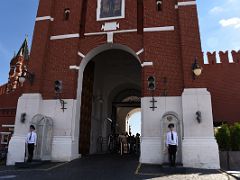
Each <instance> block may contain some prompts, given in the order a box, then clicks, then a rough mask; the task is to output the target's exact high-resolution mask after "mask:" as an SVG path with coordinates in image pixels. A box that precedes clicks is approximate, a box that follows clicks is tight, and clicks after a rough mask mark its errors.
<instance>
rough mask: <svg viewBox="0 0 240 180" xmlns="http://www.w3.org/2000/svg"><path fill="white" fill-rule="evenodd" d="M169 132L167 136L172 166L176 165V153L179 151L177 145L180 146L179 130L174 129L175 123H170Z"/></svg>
mask: <svg viewBox="0 0 240 180" xmlns="http://www.w3.org/2000/svg"><path fill="white" fill-rule="evenodd" d="M168 128H169V132H168V133H167V136H166V145H167V148H168V156H169V163H170V166H172V167H173V166H175V165H176V153H177V146H178V135H177V132H176V131H174V130H173V129H174V124H169V125H168Z"/></svg>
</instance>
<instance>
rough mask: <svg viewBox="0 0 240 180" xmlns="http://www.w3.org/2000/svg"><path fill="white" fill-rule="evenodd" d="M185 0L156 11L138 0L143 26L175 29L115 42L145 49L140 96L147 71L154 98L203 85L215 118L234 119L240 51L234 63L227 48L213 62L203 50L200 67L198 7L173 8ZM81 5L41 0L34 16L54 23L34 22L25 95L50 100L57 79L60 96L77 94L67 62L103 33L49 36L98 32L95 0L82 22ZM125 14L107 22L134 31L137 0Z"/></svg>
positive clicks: (76, 60)
mask: <svg viewBox="0 0 240 180" xmlns="http://www.w3.org/2000/svg"><path fill="white" fill-rule="evenodd" d="M187 1H188V0H169V1H163V5H162V11H157V7H156V2H155V1H143V5H144V19H143V26H144V27H145V28H146V27H159V26H174V31H166V32H148V33H146V32H145V33H137V32H131V33H122V34H114V43H118V44H123V45H126V46H128V47H129V48H131V49H132V50H133V51H135V52H137V51H139V50H140V49H142V48H144V53H142V54H141V55H140V59H141V61H142V62H144V61H150V62H153V64H154V65H153V66H146V67H144V68H142V96H151V95H152V93H151V92H149V90H148V89H147V77H148V76H150V75H154V76H155V77H156V85H157V86H156V90H155V92H154V95H155V96H166V95H167V96H180V95H181V94H182V91H183V89H184V88H197V87H208V88H209V90H210V92H211V93H212V96H213V111H214V119H215V120H216V121H225V120H226V121H227V120H229V121H236V120H237V118H238V117H239V115H238V114H237V102H238V100H239V99H240V97H239V93H237V92H238V89H239V88H240V84H239V83H238V82H239V81H238V79H237V77H239V73H238V72H240V71H239V69H238V68H239V67H238V64H237V63H239V57H240V51H239V52H236V51H232V56H233V60H234V62H235V64H229V63H227V61H228V59H227V58H228V57H227V54H226V52H221V53H220V57H221V61H222V62H223V63H222V64H216V53H208V54H207V56H208V60H209V65H203V53H202V49H201V42H200V34H199V25H198V17H197V8H196V6H195V5H190V6H179V7H178V9H175V5H176V4H177V3H178V2H187ZM82 7H83V0H71V1H70V0H61V1H54V0H40V4H39V9H38V13H37V17H41V16H51V17H53V18H54V21H53V22H52V21H49V20H46V21H38V22H36V24H35V30H34V36H33V44H32V50H31V56H30V61H29V70H30V72H34V74H35V81H34V84H33V86H30V85H29V83H26V85H25V86H24V89H23V90H24V92H25V93H34V92H36V93H41V94H42V95H43V98H44V99H53V98H54V97H55V94H54V86H53V83H54V81H55V80H62V81H63V93H62V98H69V99H73V98H76V89H77V82H78V74H77V72H76V71H72V70H69V66H70V65H79V64H80V62H81V60H82V58H81V57H79V56H78V55H77V53H78V51H80V52H81V53H83V54H85V55H86V54H87V53H89V52H90V51H91V50H92V49H94V48H96V47H98V46H100V45H103V44H105V43H106V42H107V36H106V35H95V36H81V37H80V38H71V39H63V40H54V41H51V40H50V37H51V36H54V35H62V34H75V33H80V32H81V35H82V32H84V31H85V32H86V33H91V32H101V26H102V25H103V24H104V23H105V22H108V21H96V8H97V1H96V0H88V1H87V10H86V13H87V15H86V22H85V24H84V26H83V25H82V24H81V22H80V21H81V19H82V17H81V16H82V13H81V10H82ZM65 8H69V9H70V18H69V20H68V21H65V20H64V18H63V17H64V9H65ZM125 12H126V14H125V18H124V19H116V20H112V21H114V22H117V23H120V28H119V29H118V30H126V29H137V25H138V23H139V21H138V17H137V14H138V13H137V1H131V0H126V10H125ZM112 21H110V22H112ZM81 27H85V30H84V31H82V29H81ZM196 57H197V58H198V60H199V63H200V64H201V65H202V66H203V67H204V73H203V74H202V75H201V76H200V77H199V78H196V79H195V80H193V73H192V64H193V63H194V60H195V58H196ZM16 95H19V94H17V93H16ZM0 98H3V99H4V98H5V97H0ZM222 101H224V103H222ZM2 102H3V101H1V105H2ZM16 102H17V101H15V105H16ZM3 104H4V103H3ZM14 107H16V106H14ZM223 110H224V111H223ZM220 118H221V119H220Z"/></svg>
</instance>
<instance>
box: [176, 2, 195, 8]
mask: <svg viewBox="0 0 240 180" xmlns="http://www.w3.org/2000/svg"><path fill="white" fill-rule="evenodd" d="M196 4H197V3H196V1H186V2H178V4H177V6H178V7H179V6H193V5H196Z"/></svg>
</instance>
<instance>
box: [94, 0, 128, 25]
mask: <svg viewBox="0 0 240 180" xmlns="http://www.w3.org/2000/svg"><path fill="white" fill-rule="evenodd" d="M96 11H97V12H96V15H97V17H96V19H97V21H105V20H112V19H122V18H125V0H122V12H121V16H117V17H107V18H100V11H101V0H98V2H97V10H96Z"/></svg>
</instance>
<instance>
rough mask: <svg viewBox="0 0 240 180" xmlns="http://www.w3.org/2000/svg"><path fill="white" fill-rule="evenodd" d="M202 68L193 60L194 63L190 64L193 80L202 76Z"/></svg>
mask: <svg viewBox="0 0 240 180" xmlns="http://www.w3.org/2000/svg"><path fill="white" fill-rule="evenodd" d="M202 70H203V68H202V67H201V66H200V65H199V64H198V60H197V58H195V61H194V63H193V64H192V72H193V79H194V80H195V79H196V77H199V76H200V75H201V74H202Z"/></svg>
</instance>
